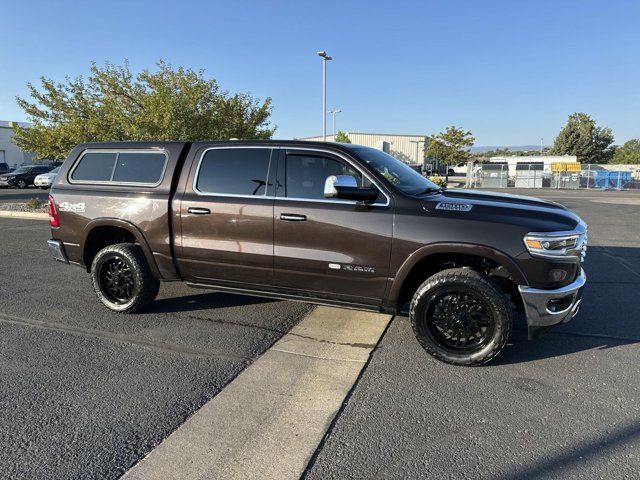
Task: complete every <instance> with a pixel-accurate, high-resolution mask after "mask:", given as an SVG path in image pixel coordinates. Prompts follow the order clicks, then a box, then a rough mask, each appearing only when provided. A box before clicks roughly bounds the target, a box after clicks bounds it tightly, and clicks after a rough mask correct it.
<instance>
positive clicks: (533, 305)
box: [518, 269, 587, 339]
mask: <svg viewBox="0 0 640 480" xmlns="http://www.w3.org/2000/svg"><path fill="white" fill-rule="evenodd" d="M586 281H587V275H586V274H585V273H584V270H582V269H581V270H580V274H579V275H578V278H577V279H576V280H575V281H574V282H573V283H570V284H569V285H566V286H564V287H562V288H558V289H556V290H541V289H538V288H531V287H525V286H522V285H519V286H518V290H519V291H520V295H521V296H522V303H523V304H524V312H525V315H526V317H527V325H528V326H529V339H535V338H538V337H539V336H540V335H541V334H542V333H543V332H544V331H545V330H547V329H549V328H551V327H553V326H554V325H558V324H560V323H566V322H568V321H569V320H571V319H572V318H573V317H575V316H576V315H577V314H578V310H579V309H580V303H581V302H582V291H583V289H584V285H585V283H586Z"/></svg>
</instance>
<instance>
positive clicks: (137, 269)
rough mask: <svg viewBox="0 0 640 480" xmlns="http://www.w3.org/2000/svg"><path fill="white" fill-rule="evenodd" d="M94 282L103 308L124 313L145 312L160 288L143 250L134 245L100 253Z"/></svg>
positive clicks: (94, 271) (117, 247)
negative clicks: (144, 309) (143, 310)
mask: <svg viewBox="0 0 640 480" xmlns="http://www.w3.org/2000/svg"><path fill="white" fill-rule="evenodd" d="M91 280H92V281H93V288H94V290H95V292H96V295H97V296H98V299H100V301H101V302H102V304H103V305H104V306H106V307H107V308H108V309H110V310H113V311H115V312H121V313H134V312H137V311H140V310H142V309H143V308H145V307H146V306H147V305H149V304H150V303H151V302H153V300H154V299H155V298H156V295H158V290H159V288H160V282H159V281H158V279H157V278H155V277H154V275H153V273H152V272H151V269H150V268H149V264H148V263H147V260H146V258H145V256H144V253H143V252H142V249H141V248H140V246H139V245H136V244H134V243H120V244H117V245H109V246H107V247H105V248H103V249H102V250H100V251H99V252H98V254H97V255H96V257H95V258H94V259H93V263H92V265H91Z"/></svg>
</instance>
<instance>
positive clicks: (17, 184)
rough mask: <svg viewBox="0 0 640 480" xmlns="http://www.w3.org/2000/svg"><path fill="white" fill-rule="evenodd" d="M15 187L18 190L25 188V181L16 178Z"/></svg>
mask: <svg viewBox="0 0 640 480" xmlns="http://www.w3.org/2000/svg"><path fill="white" fill-rule="evenodd" d="M16 187H18V188H19V189H20V190H23V189H25V188H27V181H26V180H22V179H20V180H18V181H17V182H16Z"/></svg>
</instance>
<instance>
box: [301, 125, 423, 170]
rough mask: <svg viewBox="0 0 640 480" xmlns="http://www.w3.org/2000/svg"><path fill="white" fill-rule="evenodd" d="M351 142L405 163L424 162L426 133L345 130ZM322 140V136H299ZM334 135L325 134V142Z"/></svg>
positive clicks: (311, 139) (330, 140) (330, 139)
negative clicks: (374, 149) (371, 148)
mask: <svg viewBox="0 0 640 480" xmlns="http://www.w3.org/2000/svg"><path fill="white" fill-rule="evenodd" d="M346 133H347V137H349V140H351V143H355V144H357V145H364V146H365V147H373V148H378V149H380V150H384V151H385V152H387V153H389V154H390V155H392V156H394V157H395V158H397V159H398V160H402V161H403V162H405V163H420V164H422V163H424V147H425V144H426V141H427V136H426V135H394V134H385V133H360V132H346ZM299 140H309V141H315V142H322V140H323V138H322V136H319V137H307V138H300V139H299ZM333 141H334V136H333V135H327V142H333Z"/></svg>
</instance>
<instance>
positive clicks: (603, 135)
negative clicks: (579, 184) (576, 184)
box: [551, 113, 614, 163]
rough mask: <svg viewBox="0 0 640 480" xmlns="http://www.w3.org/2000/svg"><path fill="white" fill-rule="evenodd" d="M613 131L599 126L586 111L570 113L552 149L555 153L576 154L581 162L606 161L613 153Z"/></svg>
mask: <svg viewBox="0 0 640 480" xmlns="http://www.w3.org/2000/svg"><path fill="white" fill-rule="evenodd" d="M612 143H613V133H612V132H611V129H610V128H607V127H599V126H597V125H596V122H595V120H593V118H591V117H590V116H589V115H587V114H586V113H574V114H573V115H569V120H568V121H567V124H566V125H565V126H564V128H563V129H562V130H560V133H559V134H558V136H557V137H556V140H555V142H554V144H553V148H552V149H551V153H552V154H553V155H575V156H576V157H578V161H579V162H580V163H606V162H607V161H608V160H609V159H610V158H611V156H612V155H613V152H614V149H613V148H611V144H612Z"/></svg>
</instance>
